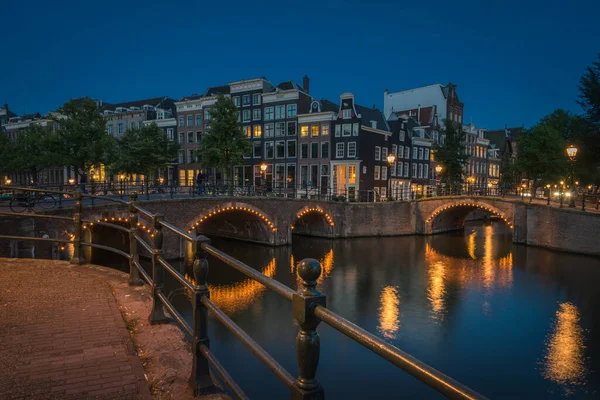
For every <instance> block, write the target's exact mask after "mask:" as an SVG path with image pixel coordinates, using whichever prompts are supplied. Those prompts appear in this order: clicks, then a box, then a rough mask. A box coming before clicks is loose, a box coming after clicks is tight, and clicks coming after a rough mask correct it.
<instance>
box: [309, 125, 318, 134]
mask: <svg viewBox="0 0 600 400" xmlns="http://www.w3.org/2000/svg"><path fill="white" fill-rule="evenodd" d="M310 134H311V136H312V137H315V136H319V125H312V126H311V127H310Z"/></svg>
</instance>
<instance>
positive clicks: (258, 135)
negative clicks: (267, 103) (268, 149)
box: [253, 125, 262, 138]
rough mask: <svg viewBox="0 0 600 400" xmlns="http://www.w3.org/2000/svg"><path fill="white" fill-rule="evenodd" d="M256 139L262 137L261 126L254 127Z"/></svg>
mask: <svg viewBox="0 0 600 400" xmlns="http://www.w3.org/2000/svg"><path fill="white" fill-rule="evenodd" d="M253 129H254V137H255V138H258V137H261V136H262V126H260V125H254V128H253Z"/></svg>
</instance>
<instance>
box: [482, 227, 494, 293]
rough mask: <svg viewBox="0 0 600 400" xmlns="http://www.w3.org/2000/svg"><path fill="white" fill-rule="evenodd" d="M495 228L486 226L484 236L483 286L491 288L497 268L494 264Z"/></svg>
mask: <svg viewBox="0 0 600 400" xmlns="http://www.w3.org/2000/svg"><path fill="white" fill-rule="evenodd" d="M493 236H494V229H493V228H492V227H491V226H486V227H485V228H484V236H483V286H484V287H485V288H486V289H491V288H492V286H493V285H494V280H495V278H496V268H495V266H494V244H493V242H492V238H493Z"/></svg>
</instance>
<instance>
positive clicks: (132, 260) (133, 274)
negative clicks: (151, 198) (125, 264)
mask: <svg viewBox="0 0 600 400" xmlns="http://www.w3.org/2000/svg"><path fill="white" fill-rule="evenodd" d="M136 200H137V193H135V192H133V193H131V194H130V195H129V285H130V286H140V285H142V284H143V282H142V280H141V279H140V271H138V269H137V265H136V264H137V263H138V259H139V257H138V253H137V239H136V238H135V235H136V231H137V223H138V211H137V208H135V201H136Z"/></svg>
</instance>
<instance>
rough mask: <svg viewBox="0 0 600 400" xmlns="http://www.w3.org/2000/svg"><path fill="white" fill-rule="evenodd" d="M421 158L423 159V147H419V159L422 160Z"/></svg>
mask: <svg viewBox="0 0 600 400" xmlns="http://www.w3.org/2000/svg"><path fill="white" fill-rule="evenodd" d="M422 159H423V148H422V147H420V148H419V160H422Z"/></svg>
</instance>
